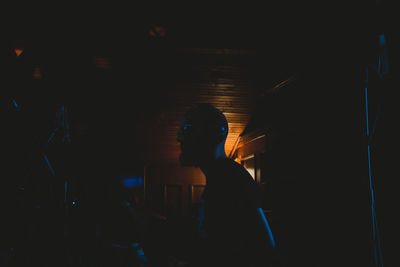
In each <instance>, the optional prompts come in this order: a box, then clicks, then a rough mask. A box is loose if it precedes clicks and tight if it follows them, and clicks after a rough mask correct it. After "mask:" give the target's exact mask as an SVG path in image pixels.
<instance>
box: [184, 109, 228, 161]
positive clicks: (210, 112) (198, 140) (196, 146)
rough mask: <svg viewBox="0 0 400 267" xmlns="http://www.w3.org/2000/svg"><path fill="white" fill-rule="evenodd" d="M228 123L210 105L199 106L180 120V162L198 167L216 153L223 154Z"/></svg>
mask: <svg viewBox="0 0 400 267" xmlns="http://www.w3.org/2000/svg"><path fill="white" fill-rule="evenodd" d="M227 135H228V122H227V120H226V118H225V116H224V114H223V113H222V112H221V111H220V110H218V109H216V108H215V107H213V106H212V105H210V104H200V105H198V106H196V107H194V108H192V109H190V110H189V111H188V112H186V114H185V116H184V117H183V119H182V122H181V126H180V129H179V132H178V139H177V141H178V142H179V143H180V144H181V155H180V158H179V159H180V162H181V164H182V165H184V166H199V165H200V164H201V162H204V161H209V160H212V159H213V158H214V157H215V155H216V153H225V151H224V147H225V140H226V137H227Z"/></svg>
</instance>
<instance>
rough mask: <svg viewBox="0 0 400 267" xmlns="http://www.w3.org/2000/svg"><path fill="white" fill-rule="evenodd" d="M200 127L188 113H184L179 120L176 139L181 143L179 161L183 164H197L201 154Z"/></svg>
mask: <svg viewBox="0 0 400 267" xmlns="http://www.w3.org/2000/svg"><path fill="white" fill-rule="evenodd" d="M201 136H202V129H201V127H199V125H196V123H195V122H194V120H193V119H192V117H191V116H190V114H186V115H185V116H184V117H183V119H182V122H181V125H180V129H179V132H178V138H177V141H178V142H179V143H180V145H181V154H180V156H179V161H180V162H181V164H182V165H183V166H198V159H199V155H200V154H201V141H202V138H201Z"/></svg>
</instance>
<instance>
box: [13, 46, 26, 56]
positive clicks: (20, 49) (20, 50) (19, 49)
mask: <svg viewBox="0 0 400 267" xmlns="http://www.w3.org/2000/svg"><path fill="white" fill-rule="evenodd" d="M14 52H15V54H16V55H17V57H19V56H20V55H21V54H22V52H24V49H22V48H14Z"/></svg>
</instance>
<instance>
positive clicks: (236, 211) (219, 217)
mask: <svg viewBox="0 0 400 267" xmlns="http://www.w3.org/2000/svg"><path fill="white" fill-rule="evenodd" d="M227 134H228V123H227V120H226V117H225V116H224V114H223V113H222V112H221V111H220V110H218V109H216V108H214V107H213V106H212V105H210V104H200V105H198V106H196V107H194V108H192V109H190V110H189V111H188V112H187V113H186V114H185V115H184V117H183V119H182V122H181V126H180V130H179V132H178V139H177V141H178V142H179V143H180V145H181V154H180V158H179V159H180V162H181V165H183V166H193V167H199V168H200V169H201V171H202V172H203V173H204V175H205V177H206V187H205V190H204V192H203V195H202V200H201V208H200V212H199V218H198V219H197V221H198V225H197V226H198V239H197V241H196V246H195V247H196V249H194V250H195V252H194V253H193V255H192V261H193V266H270V264H272V262H274V261H275V260H274V258H275V256H274V253H275V252H274V250H275V240H274V237H273V235H272V232H271V229H270V226H269V224H268V222H267V219H266V218H265V216H264V213H263V210H262V209H261V201H260V196H259V192H258V188H257V186H256V182H255V181H254V180H253V178H252V177H251V176H250V174H249V173H248V172H247V171H246V169H245V168H244V167H243V166H242V165H240V164H239V163H237V162H235V161H234V160H232V159H230V158H228V157H227V156H226V153H225V141H226V137H227ZM273 266H275V265H273Z"/></svg>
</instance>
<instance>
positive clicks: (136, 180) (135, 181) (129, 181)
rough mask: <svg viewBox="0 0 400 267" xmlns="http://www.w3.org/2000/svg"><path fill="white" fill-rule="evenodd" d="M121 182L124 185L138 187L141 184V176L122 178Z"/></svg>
mask: <svg viewBox="0 0 400 267" xmlns="http://www.w3.org/2000/svg"><path fill="white" fill-rule="evenodd" d="M122 183H123V184H124V186H125V187H138V186H142V185H143V178H142V177H127V178H124V179H123V181H122Z"/></svg>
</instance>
